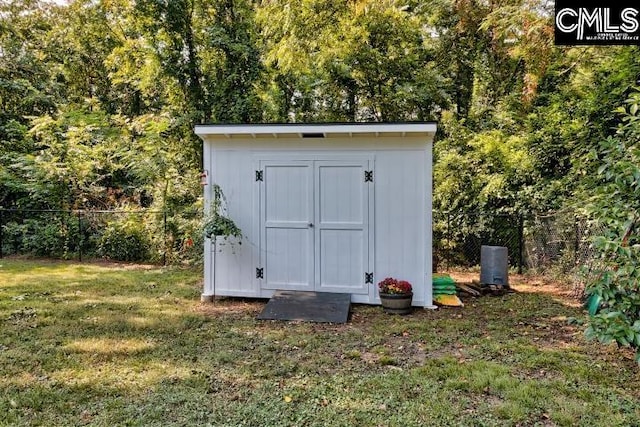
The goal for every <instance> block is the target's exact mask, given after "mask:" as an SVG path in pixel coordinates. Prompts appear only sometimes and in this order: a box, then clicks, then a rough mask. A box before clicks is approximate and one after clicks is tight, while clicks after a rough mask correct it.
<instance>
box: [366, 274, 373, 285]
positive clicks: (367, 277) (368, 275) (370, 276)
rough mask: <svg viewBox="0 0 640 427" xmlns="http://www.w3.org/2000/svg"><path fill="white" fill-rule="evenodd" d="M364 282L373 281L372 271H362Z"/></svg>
mask: <svg viewBox="0 0 640 427" xmlns="http://www.w3.org/2000/svg"><path fill="white" fill-rule="evenodd" d="M364 283H373V273H364Z"/></svg>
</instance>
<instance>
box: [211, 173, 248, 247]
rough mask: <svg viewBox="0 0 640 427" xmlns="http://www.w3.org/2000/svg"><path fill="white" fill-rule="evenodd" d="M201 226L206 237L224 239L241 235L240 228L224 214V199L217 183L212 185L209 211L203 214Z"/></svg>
mask: <svg viewBox="0 0 640 427" xmlns="http://www.w3.org/2000/svg"><path fill="white" fill-rule="evenodd" d="M203 228H204V235H205V237H206V238H208V239H210V238H212V237H216V236H222V237H224V238H225V239H228V238H229V237H236V238H238V239H240V238H241V237H242V230H240V228H238V226H237V225H236V224H235V222H233V220H232V219H231V218H229V217H228V216H227V215H226V199H225V197H224V193H223V192H222V188H220V186H219V185H218V184H214V185H213V200H212V202H211V206H210V208H209V213H208V214H207V215H206V216H205V220H204V226H203Z"/></svg>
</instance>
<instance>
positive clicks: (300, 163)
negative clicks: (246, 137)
mask: <svg viewBox="0 0 640 427" xmlns="http://www.w3.org/2000/svg"><path fill="white" fill-rule="evenodd" d="M370 163H372V160H368V159H367V160H363V159H356V160H353V159H339V160H291V161H261V162H260V170H261V175H262V176H261V178H262V182H261V186H260V208H261V214H260V231H261V239H260V249H261V273H262V287H263V288H265V289H289V290H302V291H317V292H340V293H352V294H366V293H367V292H368V288H367V284H366V283H365V282H366V273H367V272H368V271H370V270H369V266H370V259H371V256H372V253H371V248H370V245H369V240H370V226H371V223H370V215H369V212H370V202H371V200H372V195H373V188H372V183H371V182H368V181H370V178H371V174H370V173H369V179H367V172H368V171H369V167H370Z"/></svg>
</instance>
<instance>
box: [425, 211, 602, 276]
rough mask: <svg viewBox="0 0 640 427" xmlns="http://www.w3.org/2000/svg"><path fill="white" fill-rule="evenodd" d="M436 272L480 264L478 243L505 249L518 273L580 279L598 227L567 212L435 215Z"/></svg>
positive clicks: (591, 253) (588, 260)
mask: <svg viewBox="0 0 640 427" xmlns="http://www.w3.org/2000/svg"><path fill="white" fill-rule="evenodd" d="M433 218H434V221H433V230H434V231H433V234H434V263H435V266H436V268H439V269H442V270H448V269H451V268H456V267H473V266H478V265H480V248H481V246H482V245H490V246H505V247H507V249H508V251H509V264H510V266H511V267H513V268H515V269H517V271H518V272H519V273H522V272H523V271H525V270H526V271H530V272H534V273H537V274H542V273H546V272H554V273H561V274H572V275H576V277H577V276H578V275H579V274H578V273H581V271H580V270H584V268H583V267H585V266H586V267H588V266H589V265H590V264H591V262H592V260H593V258H594V252H593V248H592V246H591V241H592V238H593V237H594V236H596V235H598V234H600V233H602V232H603V230H602V228H601V227H599V226H597V225H595V224H593V223H591V222H590V221H587V220H586V219H585V218H581V217H579V216H577V215H575V214H572V213H568V212H555V213H548V214H538V215H529V216H524V215H519V214H510V215H509V214H490V213H477V214H468V213H465V214H461V213H456V212H434V216H433Z"/></svg>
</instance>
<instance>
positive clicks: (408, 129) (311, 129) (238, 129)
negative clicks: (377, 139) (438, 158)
mask: <svg viewBox="0 0 640 427" xmlns="http://www.w3.org/2000/svg"><path fill="white" fill-rule="evenodd" d="M436 129H437V125H436V124H435V123H326V124H325V123H323V124H298V123H292V124H249V125H197V126H196V127H195V133H196V135H198V136H209V135H217V136H225V137H231V136H235V135H247V136H251V137H253V138H255V137H256V136H263V135H270V136H273V137H276V138H277V137H278V135H298V136H300V137H302V136H303V134H323V135H324V136H327V135H332V134H349V135H350V136H352V135H357V134H364V133H366V134H371V133H374V134H376V136H377V135H381V134H386V133H402V134H403V135H409V134H435V132H436Z"/></svg>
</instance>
